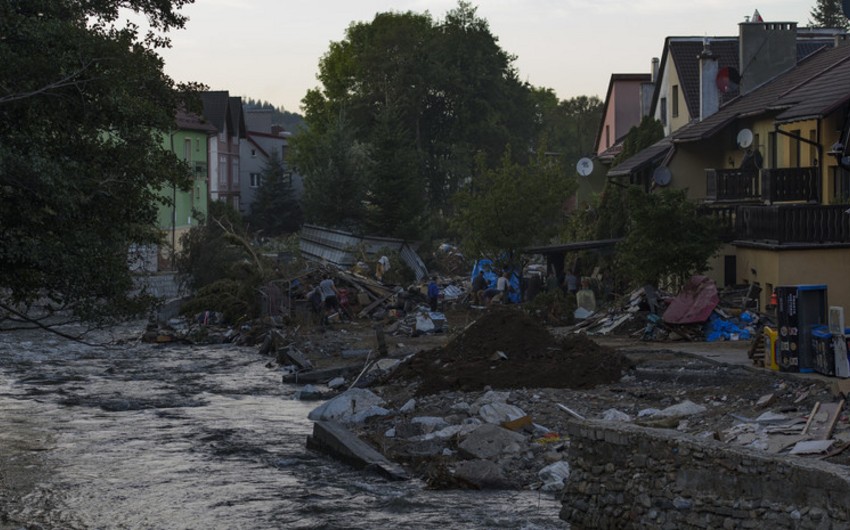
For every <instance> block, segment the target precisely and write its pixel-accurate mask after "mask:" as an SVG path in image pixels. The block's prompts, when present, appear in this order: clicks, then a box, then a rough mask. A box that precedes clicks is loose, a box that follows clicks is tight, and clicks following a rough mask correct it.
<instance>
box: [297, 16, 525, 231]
mask: <svg viewBox="0 0 850 530" xmlns="http://www.w3.org/2000/svg"><path fill="white" fill-rule="evenodd" d="M512 61H513V58H512V57H511V56H510V55H508V54H507V53H505V52H504V51H503V50H502V49H501V48H499V46H498V43H497V39H496V37H495V36H494V35H493V34H492V33H491V32H490V29H489V26H488V24H487V22H486V21H485V20H483V19H481V18H480V17H478V16H477V14H476V10H475V8H473V7H472V6H471V5H470V4H468V3H465V2H460V3H459V4H458V6H457V8H455V9H453V10H451V11H449V12H448V13H447V15H446V17H445V19H444V20H442V21H435V20H433V19H432V18H431V16H430V15H428V14H427V13H426V14H416V13H411V12H407V13H379V14H377V15H376V16H375V18H374V19H373V20H372V21H371V22H369V23H355V24H352V25H351V26H350V27H349V28H348V29H347V31H346V38H345V39H344V40H342V41H340V42H333V43H331V45H330V48H329V50H328V52H327V53H326V54H325V55H324V56H323V57H322V60H321V62H320V64H319V74H318V78H319V80H320V81H321V83H322V87H321V88H316V89H314V90H311V91H309V92H308V94H307V96H306V97H305V98H304V100H303V101H302V103H303V108H304V109H305V113H306V115H305V119H306V122H307V125H308V127H309V128H310V131H311V133H313V134H315V135H317V136H333V135H335V134H337V133H336V132H335V130H334V129H333V128H332V127H328V124H330V123H332V122H331V120H330V118H329V117H330V116H336V115H339V114H340V113H342V112H344V113H345V115H346V116H348V118H349V120H350V123H351V125H352V127H353V128H354V129H355V130H356V131H357V134H358V135H357V139H358V140H359V141H361V142H363V143H364V144H366V145H369V146H370V147H371V149H370V150H371V151H373V152H376V151H380V152H381V157H382V158H386V159H387V160H392V159H396V160H398V161H401V162H400V163H403V164H404V167H405V168H411V169H412V170H414V171H415V172H416V174H415V175H410V174H408V173H407V172H405V179H409V182H407V183H405V185H404V186H405V187H406V186H407V184H409V183H410V184H413V183H415V186H417V187H418V190H416V192H415V193H414V194H413V195H414V196H416V197H422V198H424V199H425V200H426V202H425V203H424V207H425V213H424V215H425V217H430V218H431V222H433V221H434V220H435V219H436V218H440V217H443V216H444V215H445V213H446V212H447V211H449V210H450V202H449V198H450V197H451V196H452V194H453V193H454V192H455V191H456V190H457V189H458V188H459V187H460V185H461V183H463V182H464V181H465V180H468V179H469V178H470V176H471V175H472V171H473V169H474V167H475V160H476V157H477V156H478V154H479V153H483V154H484V156H485V160H487V163H488V165H489V166H490V167H493V166H495V165H497V164H498V162H499V158H500V156H501V154H502V153H503V152H504V150H505V147H506V146H507V145H517V146H520V147H519V148H518V149H517V150H516V151H515V152H514V155H515V156H516V158H517V160H522V159H525V158H527V157H528V149H527V148H528V147H529V146H531V145H532V141H531V139H532V136H533V133H534V122H533V106H532V99H531V96H530V90H529V87H528V86H527V85H526V84H524V83H521V82H520V81H519V80H518V77H517V74H516V72H515V70H514V68H513V66H512ZM390 117H391V119H392V120H394V121H395V122H396V124H395V125H394V126H393V130H394V131H395V132H396V133H397V134H399V135H401V136H400V137H399V138H398V139H397V141H395V142H392V143H389V142H387V137H386V131H387V126H388V125H387V122H386V120H387V119H388V118H390ZM391 150H392V151H394V152H391ZM391 165H392V163H391ZM299 169H300V170H301V172H302V173H303V174H304V175H305V178H306V179H307V181H308V182H309V180H310V179H311V178H312V177H313V175H312V174H311V171H313V170H314V166H311V167H310V168H309V169H308V167H306V166H304V165H303V164H300V165H299ZM405 171H407V170H405ZM382 182H385V179H384V178H373V179H369V180H368V181H367V182H366V184H367V186H368V189H367V194H368V195H369V196H370V197H371V203H370V207H373V208H376V209H377V211H391V210H396V209H398V207H397V206H395V205H392V204H387V203H386V201H392V200H394V197H393V194H388V193H386V190H383V189H377V188H373V186H378V185H380V183H382ZM408 205H409V206H410V207H412V208H415V209H414V210H413V211H409V212H406V215H407V216H408V217H410V218H418V217H419V216H420V212H419V211H418V210H417V209H418V208H419V202H418V201H409V202H408ZM308 213H310V212H309V211H308ZM394 215H395V214H394ZM425 224H430V223H420V226H422V225H425Z"/></svg>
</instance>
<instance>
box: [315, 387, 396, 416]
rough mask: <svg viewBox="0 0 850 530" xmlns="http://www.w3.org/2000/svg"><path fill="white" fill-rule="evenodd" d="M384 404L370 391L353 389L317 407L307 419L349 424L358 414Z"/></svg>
mask: <svg viewBox="0 0 850 530" xmlns="http://www.w3.org/2000/svg"><path fill="white" fill-rule="evenodd" d="M383 404H384V400H383V399H382V398H381V397H379V396H377V395H375V394H374V393H373V392H371V391H370V390H365V389H362V388H352V389H351V390H347V391H345V392H343V393H342V394H340V395H338V396H337V397H335V398H333V399H331V400H330V401H327V402H325V403H323V404H322V405H320V406H318V407H316V408H315V409H313V410H312V411H310V414H309V415H308V416H307V417H308V418H309V419H311V420H313V421H329V420H334V421H340V422H347V421H351V418H352V417H353V416H355V415H356V414H357V413H359V412H363V411H365V410H367V409H369V408H370V407H373V406H377V407H380V406H381V405H383Z"/></svg>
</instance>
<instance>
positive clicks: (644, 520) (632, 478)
mask: <svg viewBox="0 0 850 530" xmlns="http://www.w3.org/2000/svg"><path fill="white" fill-rule="evenodd" d="M569 435H570V456H569V462H570V468H571V473H570V478H569V480H568V481H567V484H566V487H565V488H564V494H563V507H562V509H561V514H560V516H561V518H562V519H564V520H566V521H568V522H569V523H570V525H571V528H573V529H582V528H600V529H606V528H607V529H638V528H659V529H665V530H666V529H669V530H674V529H683V528H685V529H686V528H701V529H727V528H729V529H731V528H771V529H785V528H788V529H791V528H794V529H839V528H841V529H848V528H850V472H848V470H847V469H846V468H845V467H842V466H837V465H833V464H829V463H826V462H823V461H821V460H818V459H815V458H797V457H788V456H785V457H782V456H771V455H767V454H764V453H759V452H755V451H751V450H746V449H742V448H734V447H729V446H727V445H724V444H721V443H720V442H717V441H715V440H702V439H696V438H694V437H692V436H687V435H684V434H681V433H678V432H676V431H668V430H660V429H648V428H643V427H639V426H635V425H631V424H625V423H613V422H601V421H576V422H573V423H571V424H570V427H569Z"/></svg>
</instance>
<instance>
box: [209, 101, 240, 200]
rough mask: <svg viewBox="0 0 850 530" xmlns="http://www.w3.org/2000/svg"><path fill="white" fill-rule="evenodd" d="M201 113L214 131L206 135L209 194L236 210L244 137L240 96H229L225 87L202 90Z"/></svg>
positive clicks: (211, 198)
mask: <svg viewBox="0 0 850 530" xmlns="http://www.w3.org/2000/svg"><path fill="white" fill-rule="evenodd" d="M201 102H202V103H203V115H204V116H203V117H204V118H205V119H206V120H207V121H208V122H209V123H210V124H212V125H213V126H214V127H215V128H216V131H217V135H216V136H214V137H211V138H210V139H209V160H210V165H209V175H210V180H209V197H210V200H213V201H224V202H226V203H228V204H229V205H231V206H232V207H233V208H234V209H235V210H236V211H241V210H240V208H241V204H240V194H241V185H240V178H239V177H240V169H239V163H240V157H239V146H240V142H241V141H242V140H243V139H244V138H245V119H244V115H243V113H242V98H238V97H231V96H230V94H229V93H228V92H227V91H226V90H220V91H207V92H201Z"/></svg>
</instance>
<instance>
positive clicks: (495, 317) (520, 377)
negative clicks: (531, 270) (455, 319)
mask: <svg viewBox="0 0 850 530" xmlns="http://www.w3.org/2000/svg"><path fill="white" fill-rule="evenodd" d="M628 366H629V362H628V360H627V359H626V358H625V357H624V356H623V355H621V354H619V353H617V352H616V351H614V350H612V349H610V348H607V347H604V346H600V345H598V344H596V343H595V342H593V341H592V340H590V339H589V338H587V337H583V336H581V335H573V336H570V337H568V338H567V339H566V340H564V341H560V342H559V341H557V340H556V339H555V338H554V337H553V336H552V335H551V334H550V333H549V332H548V331H547V330H546V328H544V327H543V326H542V325H541V324H540V323H538V322H537V321H536V320H534V319H532V318H531V317H529V316H528V315H527V314H525V313H524V312H522V311H519V310H514V309H510V308H500V307H497V308H494V309H493V310H491V311H488V312H486V313H484V314H483V315H482V316H481V317H480V318H479V319H478V320H476V321H475V322H473V323H472V324H470V325H469V327H467V328H466V329H465V330H463V331H462V332H461V333H459V334H457V335H456V336H454V337H452V338H451V339H450V340H449V342H448V343H447V344H446V345H445V346H444V347H441V348H436V349H432V350H429V351H424V352H420V353H418V354H416V355H415V356H414V357H413V358H411V359H410V360H409V361H408V362H406V363H404V364H403V365H402V366H401V367H400V368H399V369H398V370H397V371H396V372H395V374H394V375H393V381H394V382H396V383H402V382H418V387H417V394H418V395H427V394H434V393H437V392H440V391H442V390H462V391H474V390H481V389H483V388H484V387H486V386H489V387H491V388H499V389H507V388H523V387H536V388H592V387H594V386H596V385H599V384H604V383H610V382H613V381H617V380H618V379H619V378H620V377H621V375H622V373H623V371H624V370H626V369H627V368H628Z"/></svg>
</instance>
